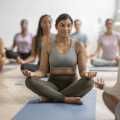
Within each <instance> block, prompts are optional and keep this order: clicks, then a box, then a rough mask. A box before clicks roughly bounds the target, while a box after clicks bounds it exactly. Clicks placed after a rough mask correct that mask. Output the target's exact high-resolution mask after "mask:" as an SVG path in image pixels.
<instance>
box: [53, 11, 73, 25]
mask: <svg viewBox="0 0 120 120" xmlns="http://www.w3.org/2000/svg"><path fill="white" fill-rule="evenodd" d="M67 19H69V20H70V21H71V23H72V24H73V19H72V17H71V16H70V15H69V14H67V13H63V14H61V15H59V16H58V17H57V19H56V22H55V27H57V25H58V24H59V22H60V21H62V20H67Z"/></svg>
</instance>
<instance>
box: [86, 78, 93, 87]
mask: <svg viewBox="0 0 120 120" xmlns="http://www.w3.org/2000/svg"><path fill="white" fill-rule="evenodd" d="M85 82H86V86H88V88H90V89H92V88H93V87H94V80H92V79H88V78H86V79H85Z"/></svg>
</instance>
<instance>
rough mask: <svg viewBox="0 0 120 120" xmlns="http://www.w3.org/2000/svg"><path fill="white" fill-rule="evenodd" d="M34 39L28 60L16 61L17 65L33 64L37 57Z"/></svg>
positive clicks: (19, 59)
mask: <svg viewBox="0 0 120 120" xmlns="http://www.w3.org/2000/svg"><path fill="white" fill-rule="evenodd" d="M35 47H36V45H35V38H33V40H32V52H31V56H30V57H29V58H27V59H26V60H22V59H21V58H18V59H17V63H18V64H26V63H31V62H34V61H35V59H36V56H37V52H36V51H35Z"/></svg>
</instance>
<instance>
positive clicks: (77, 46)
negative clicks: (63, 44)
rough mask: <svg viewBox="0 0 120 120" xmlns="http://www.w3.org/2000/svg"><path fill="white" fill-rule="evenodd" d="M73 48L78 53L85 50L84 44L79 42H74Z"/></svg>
mask: <svg viewBox="0 0 120 120" xmlns="http://www.w3.org/2000/svg"><path fill="white" fill-rule="evenodd" d="M72 44H73V47H74V49H75V51H76V52H77V53H78V52H79V51H83V50H84V49H85V47H84V45H83V43H81V42H79V41H77V40H72Z"/></svg>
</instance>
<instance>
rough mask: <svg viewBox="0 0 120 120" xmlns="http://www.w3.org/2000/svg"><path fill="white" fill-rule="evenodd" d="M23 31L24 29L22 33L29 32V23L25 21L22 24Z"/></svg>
mask: <svg viewBox="0 0 120 120" xmlns="http://www.w3.org/2000/svg"><path fill="white" fill-rule="evenodd" d="M21 29H22V31H27V30H28V22H27V21H24V22H23V23H22V24H21Z"/></svg>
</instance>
